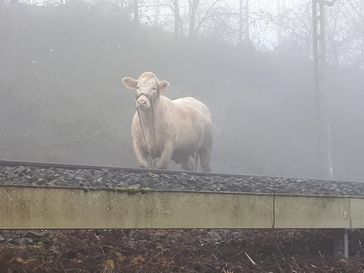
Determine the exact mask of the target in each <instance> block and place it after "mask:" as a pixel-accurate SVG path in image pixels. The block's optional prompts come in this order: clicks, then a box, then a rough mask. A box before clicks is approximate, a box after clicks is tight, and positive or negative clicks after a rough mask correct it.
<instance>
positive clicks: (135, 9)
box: [133, 0, 140, 25]
mask: <svg viewBox="0 0 364 273" xmlns="http://www.w3.org/2000/svg"><path fill="white" fill-rule="evenodd" d="M133 12H134V23H135V24H136V25H140V20H139V0H133Z"/></svg>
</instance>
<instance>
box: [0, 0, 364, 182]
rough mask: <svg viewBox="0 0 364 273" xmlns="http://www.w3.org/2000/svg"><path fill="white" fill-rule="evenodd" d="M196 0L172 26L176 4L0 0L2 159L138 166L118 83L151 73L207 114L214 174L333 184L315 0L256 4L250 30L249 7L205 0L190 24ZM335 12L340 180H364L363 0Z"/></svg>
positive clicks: (330, 47)
mask: <svg viewBox="0 0 364 273" xmlns="http://www.w3.org/2000/svg"><path fill="white" fill-rule="evenodd" d="M192 2H194V1H192ZM192 2H191V1H190V2H188V1H183V0H180V5H181V6H180V14H179V18H180V20H179V21H178V22H177V23H178V24H179V27H178V29H177V30H176V29H175V28H174V27H175V24H176V21H175V20H174V13H173V12H174V11H175V10H174V9H173V7H174V6H173V3H175V1H171V0H166V1H163V0H160V1H140V2H139V6H138V9H139V10H138V14H137V15H138V16H139V18H135V9H134V8H135V7H133V4H135V1H126V0H124V1H76V0H73V1H61V2H57V1H40V2H34V1H33V2H26V1H25V2H22V1H14V0H13V1H5V0H0V128H1V129H0V159H3V160H23V161H45V162H58V163H77V164H96V165H112V166H121V167H136V159H135V156H134V153H133V151H132V145H131V136H130V128H131V120H132V117H133V115H134V112H135V105H134V100H135V94H134V93H133V91H131V90H127V89H126V88H125V87H123V86H122V83H121V78H122V77H123V76H132V77H138V76H139V75H140V74H141V73H142V72H144V71H153V72H155V73H156V74H157V75H158V77H159V78H160V79H165V80H168V81H169V82H170V83H171V86H170V88H169V90H168V91H167V93H166V96H168V97H169V98H172V99H173V98H179V97H184V96H193V97H196V98H198V99H200V100H201V101H202V102H204V103H205V104H206V105H207V106H208V107H209V108H210V110H211V112H212V116H213V122H214V147H213V155H212V164H211V165H212V170H213V171H214V172H228V173H242V174H254V175H270V176H288V177H309V178H321V179H327V178H328V174H327V171H326V168H327V166H326V165H325V164H326V163H325V161H323V160H322V154H320V153H322V150H324V149H323V147H319V146H320V145H323V144H322V142H320V141H319V139H320V134H321V138H322V137H325V136H322V128H320V126H321V127H322V123H320V118H321V117H320V115H322V109H318V108H317V96H318V94H317V92H316V90H315V85H314V69H313V67H314V66H313V60H312V58H313V54H312V19H311V15H312V14H311V1H304V0H302V1H298V0H297V1H294V2H295V5H292V3H290V4H289V5H288V4H286V3H285V1H277V4H276V5H273V4H270V5H267V3H268V1H251V6H250V10H249V13H245V7H243V9H244V10H242V12H241V14H243V15H244V14H248V19H249V25H247V20H246V18H244V22H240V23H239V12H238V11H239V10H238V9H239V5H238V4H237V5H235V4H236V3H239V1H236V3H235V4H234V5H233V4H231V3H232V1H231V0H229V1H224V0H221V1H216V3H215V1H212V0H211V1H208V0H200V1H196V2H197V4H199V5H198V6H197V9H196V12H195V22H194V27H195V28H194V31H189V30H190V27H191V26H190V25H191V20H190V19H191V14H190V13H191V9H189V6H188V3H192ZM270 2H271V1H270ZM150 3H152V4H150ZM214 3H215V4H214ZM244 3H245V1H244ZM277 7H278V8H277ZM327 11H328V12H327V17H328V18H327V35H326V37H327V62H328V64H327V67H326V73H325V77H323V78H322V81H323V83H324V84H322V86H323V88H324V91H325V93H326V96H325V104H326V105H327V109H325V111H326V113H324V114H325V115H327V116H328V122H329V123H330V125H331V132H330V136H331V140H332V143H331V147H330V150H331V152H332V160H333V168H334V170H333V177H332V178H333V179H336V180H353V181H364V168H363V167H362V166H363V164H364V145H363V139H364V127H363V124H364V108H363V107H362V104H363V101H364V92H363V91H364V71H363V67H364V66H363V64H364V12H363V6H361V5H360V2H359V1H348V0H345V1H337V2H336V3H335V4H334V5H333V6H332V7H327ZM239 25H240V26H241V27H240V32H239ZM247 26H249V28H248V27H247ZM247 31H249V32H247ZM239 33H240V35H239Z"/></svg>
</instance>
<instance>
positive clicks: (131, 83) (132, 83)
mask: <svg viewBox="0 0 364 273" xmlns="http://www.w3.org/2000/svg"><path fill="white" fill-rule="evenodd" d="M122 82H123V84H124V85H125V87H126V88H129V89H136V88H137V84H138V81H137V80H136V79H133V78H131V77H125V78H123V79H122Z"/></svg>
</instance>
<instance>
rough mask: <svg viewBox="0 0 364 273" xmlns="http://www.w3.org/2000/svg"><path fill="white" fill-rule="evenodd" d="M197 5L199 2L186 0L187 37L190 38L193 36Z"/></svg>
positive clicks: (198, 0)
mask: <svg viewBox="0 0 364 273" xmlns="http://www.w3.org/2000/svg"><path fill="white" fill-rule="evenodd" d="M199 4H200V0H188V6H189V17H190V18H189V19H190V25H189V31H188V36H189V37H190V38H192V37H194V36H195V25H196V14H197V9H198V6H199Z"/></svg>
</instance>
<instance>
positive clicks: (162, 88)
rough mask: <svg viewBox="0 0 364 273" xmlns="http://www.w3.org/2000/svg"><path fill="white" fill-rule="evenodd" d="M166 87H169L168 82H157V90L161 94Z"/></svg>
mask: <svg viewBox="0 0 364 273" xmlns="http://www.w3.org/2000/svg"><path fill="white" fill-rule="evenodd" d="M168 87H169V82H168V81H160V82H159V90H160V91H161V92H164V91H166V90H167V88H168Z"/></svg>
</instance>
